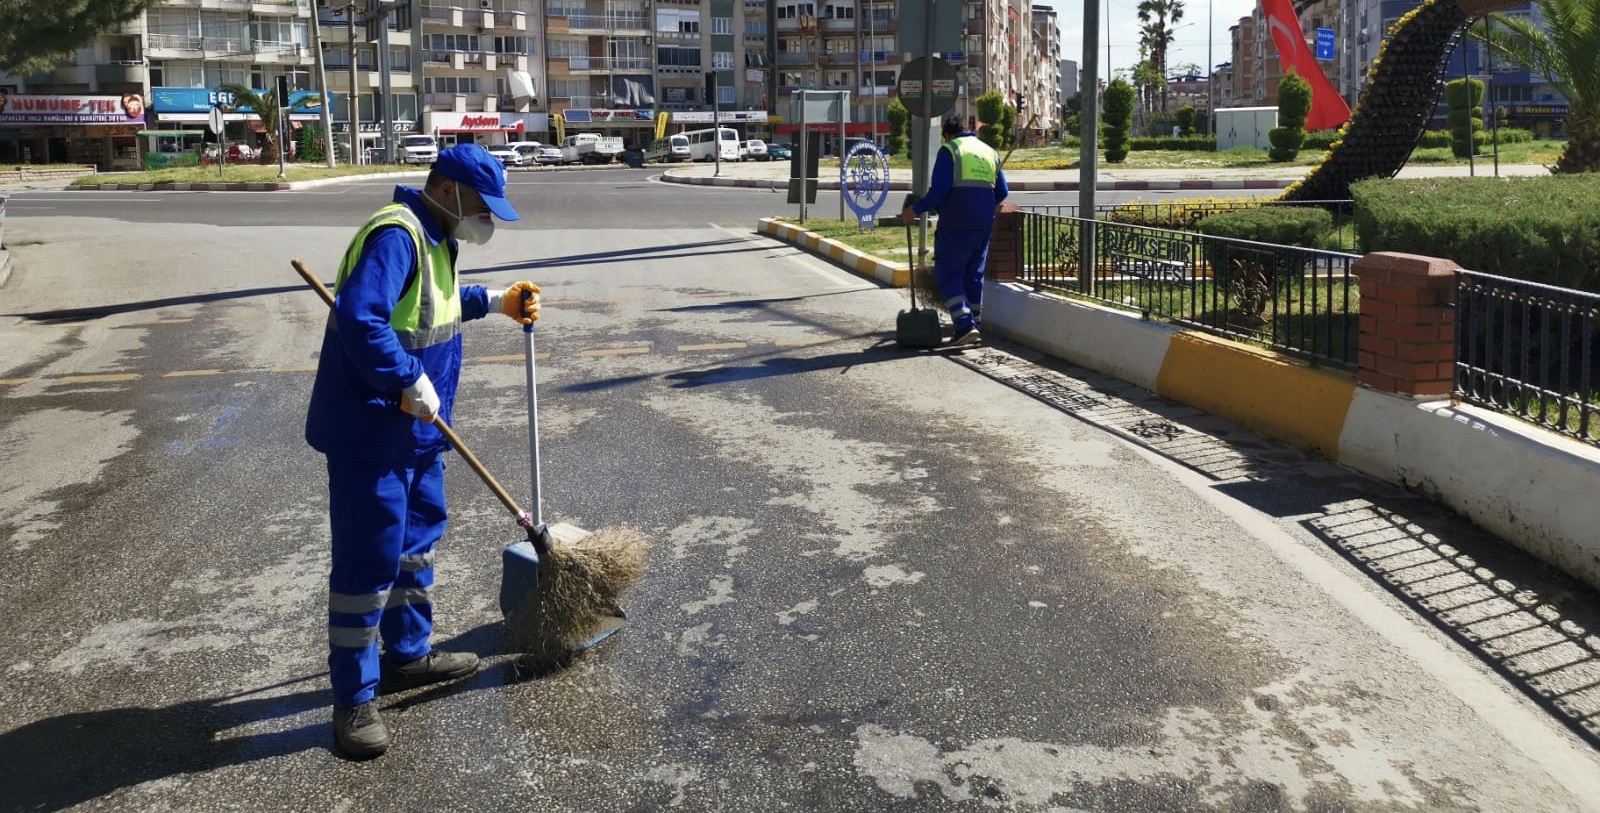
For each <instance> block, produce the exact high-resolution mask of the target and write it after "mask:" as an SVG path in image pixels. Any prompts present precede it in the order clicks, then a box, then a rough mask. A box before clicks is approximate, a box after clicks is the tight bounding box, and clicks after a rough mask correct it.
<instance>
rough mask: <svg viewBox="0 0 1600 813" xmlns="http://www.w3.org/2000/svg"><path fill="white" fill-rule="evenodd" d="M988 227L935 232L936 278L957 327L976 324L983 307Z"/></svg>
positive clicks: (946, 306)
mask: <svg viewBox="0 0 1600 813" xmlns="http://www.w3.org/2000/svg"><path fill="white" fill-rule="evenodd" d="M990 234H992V232H991V231H988V230H981V231H980V230H976V229H946V228H942V227H941V228H940V229H939V230H938V231H937V232H934V235H933V279H934V282H935V283H937V284H938V286H939V295H940V296H943V297H944V307H945V310H947V311H949V312H950V321H951V322H952V323H954V325H955V328H956V329H957V330H961V329H963V328H968V327H972V326H973V325H974V324H975V323H976V322H977V319H978V315H979V310H980V309H981V308H982V307H983V264H984V262H986V261H987V260H988V259H989V235H990Z"/></svg>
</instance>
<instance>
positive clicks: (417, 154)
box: [399, 135, 439, 164]
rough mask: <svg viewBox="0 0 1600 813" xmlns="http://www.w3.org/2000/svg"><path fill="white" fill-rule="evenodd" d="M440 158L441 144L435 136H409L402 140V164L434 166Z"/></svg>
mask: <svg viewBox="0 0 1600 813" xmlns="http://www.w3.org/2000/svg"><path fill="white" fill-rule="evenodd" d="M438 157H439V143H438V142H437V141H434V140H433V136H426V135H408V136H404V137H402V138H401V139H400V156H399V158H400V163H402V164H432V163H433V162H434V161H435V160H436V159H438Z"/></svg>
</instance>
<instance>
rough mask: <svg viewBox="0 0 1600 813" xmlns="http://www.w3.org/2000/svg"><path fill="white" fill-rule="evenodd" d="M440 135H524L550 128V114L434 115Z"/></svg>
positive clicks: (434, 123)
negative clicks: (524, 133)
mask: <svg viewBox="0 0 1600 813" xmlns="http://www.w3.org/2000/svg"><path fill="white" fill-rule="evenodd" d="M430 115H432V116H433V129H434V130H435V131H436V132H440V133H502V132H510V133H523V132H536V133H537V132H543V131H544V130H546V129H548V128H549V125H550V120H549V114H548V113H438V112H436V113H432V114H430Z"/></svg>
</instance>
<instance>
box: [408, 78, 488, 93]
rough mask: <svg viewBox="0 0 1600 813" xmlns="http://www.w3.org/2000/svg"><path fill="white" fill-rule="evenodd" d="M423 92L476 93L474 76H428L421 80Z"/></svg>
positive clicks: (476, 85) (476, 81) (476, 83)
mask: <svg viewBox="0 0 1600 813" xmlns="http://www.w3.org/2000/svg"><path fill="white" fill-rule="evenodd" d="M422 90H423V92H425V93H477V92H478V77H476V76H430V77H428V78H426V79H423V80H422Z"/></svg>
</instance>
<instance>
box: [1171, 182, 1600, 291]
mask: <svg viewBox="0 0 1600 813" xmlns="http://www.w3.org/2000/svg"><path fill="white" fill-rule="evenodd" d="M1350 194H1351V196H1352V197H1353V198H1354V199H1355V229H1356V238H1357V242H1358V244H1359V245H1360V246H1361V247H1362V249H1363V250H1364V251H1402V252H1406V253H1408V254H1423V255H1427V256H1430V257H1445V258H1448V259H1451V260H1454V261H1456V262H1457V263H1460V264H1461V267H1462V268H1466V269H1468V270H1470V271H1480V272H1483V273H1487V274H1498V275H1500V276H1504V277H1514V278H1517V279H1523V280H1530V281H1533V282H1542V283H1545V284H1547V285H1556V286H1560V287H1563V288H1576V289H1579V290H1584V291H1600V176H1597V175H1556V176H1551V177H1541V178H1509V179H1505V178H1427V179H1415V180H1393V179H1370V180H1365V181H1359V182H1357V183H1354V184H1352V185H1351V186H1350ZM1208 220H1209V219H1208ZM1202 222H1208V221H1202Z"/></svg>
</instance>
